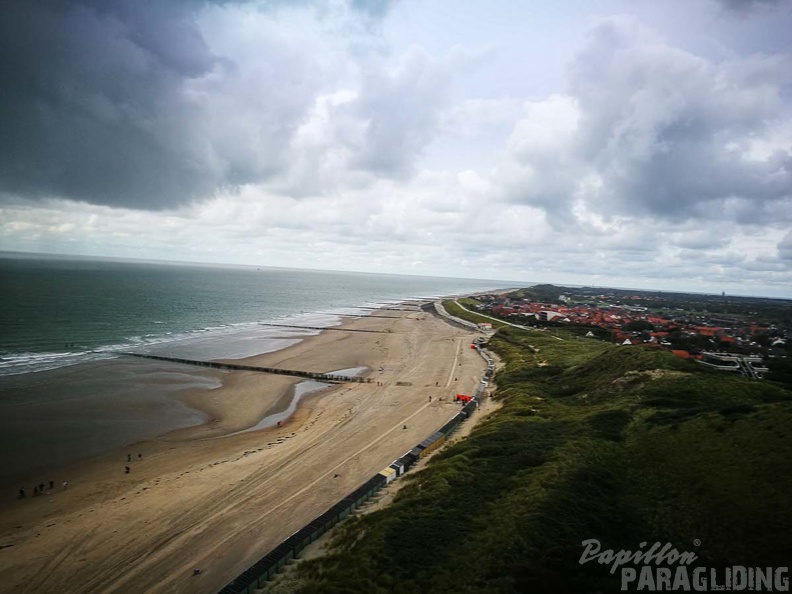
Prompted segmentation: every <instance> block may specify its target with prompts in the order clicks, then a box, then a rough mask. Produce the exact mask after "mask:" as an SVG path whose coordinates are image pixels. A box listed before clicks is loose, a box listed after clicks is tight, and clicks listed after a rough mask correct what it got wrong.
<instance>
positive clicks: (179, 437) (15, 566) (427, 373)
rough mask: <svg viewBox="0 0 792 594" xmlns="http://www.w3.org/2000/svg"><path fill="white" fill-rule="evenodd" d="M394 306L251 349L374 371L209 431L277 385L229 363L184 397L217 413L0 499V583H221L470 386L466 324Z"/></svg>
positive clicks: (280, 360)
mask: <svg viewBox="0 0 792 594" xmlns="http://www.w3.org/2000/svg"><path fill="white" fill-rule="evenodd" d="M389 313H392V314H393V319H385V318H376V319H374V318H371V319H358V320H351V321H349V322H347V325H348V327H351V328H365V329H375V330H381V331H385V332H383V333H356V332H354V333H353V332H349V333H345V332H324V333H322V334H320V335H318V336H316V337H312V338H309V339H307V340H305V341H303V342H302V343H300V344H298V345H295V346H293V347H290V348H288V349H285V350H283V351H280V352H277V353H271V354H268V355H263V356H260V357H256V358H253V359H251V360H253V361H255V362H257V363H259V364H262V365H265V364H266V365H270V366H282V367H288V368H293V369H309V370H313V371H332V370H336V369H342V368H347V367H356V366H363V365H365V366H368V367H369V368H371V369H372V370H373V371H372V373H371V377H372V379H373V380H374V383H371V384H344V385H341V386H340V387H337V388H335V389H333V390H329V391H324V392H321V393H319V394H317V395H315V396H312V397H310V398H309V399H307V400H305V401H304V403H303V404H302V405H301V406H300V408H299V409H298V410H297V412H296V413H295V415H294V416H293V417H292V419H291V420H290V421H289V422H288V423H285V424H284V426H283V427H280V428H273V429H269V430H262V431H255V432H250V433H243V434H238V435H233V436H230V437H218V435H220V434H222V433H223V432H225V433H228V432H230V431H235V430H238V429H240V428H244V427H246V426H251V425H252V424H255V423H256V422H257V420H258V418H260V416H261V414H263V413H262V405H261V404H260V403H257V401H256V398H255V392H256V386H257V385H258V386H264V385H268V386H271V385H274V384H273V376H265V375H260V374H255V373H241V374H229V376H232V375H233V376H234V377H233V379H231V378H230V377H229V380H228V381H227V385H226V386H224V387H223V388H221V389H218V390H214V391H212V392H211V393H210V394H208V395H207V394H201V393H193V394H191V395H190V396H189V401H190V402H191V404H193V405H198V406H201V407H202V409H203V410H206V411H208V412H210V414H211V416H212V417H213V420H212V422H210V423H209V424H207V425H204V426H201V427H198V428H191V429H186V430H182V431H179V432H175V433H173V434H170V435H168V436H166V437H165V438H161V439H159V440H154V441H150V442H146V443H143V444H140V447H137V446H136V449H135V450H133V451H134V452H137V451H140V452H141V453H143V458H142V459H141V460H137V459H135V460H134V461H133V463H131V467H132V472H131V473H130V474H124V473H123V466H124V464H125V460H126V452H127V450H125V451H124V452H115V453H113V454H110V455H107V456H104V457H102V458H100V459H98V460H94V461H91V462H90V463H87V464H84V465H81V466H79V467H77V468H74V469H73V473H72V474H71V475H70V476H73V477H74V478H73V480H72V481H70V486H69V488H68V489H67V490H65V491H63V490H56V491H55V492H53V494H51V495H47V496H44V497H38V498H36V499H28V500H25V501H20V502H14V503H13V504H12V505H9V506H8V507H7V508H5V509H3V510H1V511H0V545H12V546H6V547H5V548H2V549H0V584H2V585H0V591H3V592H126V593H129V592H133V593H134V592H191V593H192V592H197V593H202V592H207V593H213V592H216V591H217V590H219V589H220V588H222V587H223V586H224V585H225V584H226V583H227V582H228V581H230V580H231V579H233V578H234V577H235V576H236V575H237V574H238V573H240V572H241V571H242V570H244V569H245V568H246V567H248V566H249V565H250V564H251V563H252V562H254V561H255V560H256V559H258V558H259V557H260V556H261V555H263V554H264V553H266V552H267V551H269V550H270V549H271V548H272V547H273V546H274V545H276V544H277V543H278V542H280V541H281V540H283V538H285V537H287V536H288V535H289V534H291V533H293V532H294V531H295V530H297V529H298V528H300V527H302V526H303V525H304V524H305V523H306V522H307V521H310V520H311V519H313V518H314V517H316V516H317V515H319V514H320V513H322V512H323V511H325V509H327V508H328V507H329V506H330V505H332V504H333V503H335V502H336V501H337V500H338V499H340V498H341V497H343V496H344V495H346V494H347V493H349V492H350V491H352V490H353V489H354V488H355V487H357V486H358V485H359V484H360V483H361V482H362V481H363V480H365V479H367V478H368V477H370V476H371V475H372V474H374V473H375V472H377V471H378V470H380V469H382V468H383V467H385V466H386V465H387V464H388V463H389V462H391V461H392V460H393V459H394V458H396V457H397V456H399V455H401V454H402V453H403V452H404V451H406V450H407V449H408V448H410V447H412V446H413V445H415V444H416V443H418V442H419V441H421V440H422V439H424V438H425V437H426V436H428V435H429V434H430V433H431V432H432V431H434V430H436V429H437V428H438V427H439V426H440V425H441V424H442V423H443V422H445V421H446V420H447V419H448V418H450V417H451V416H452V415H453V414H455V413H456V411H457V406H456V405H454V404H452V403H450V402H449V397H452V396H453V394H454V393H455V392H457V391H468V392H470V391H472V390H473V389H474V388H475V385H476V383H477V381H478V378H479V377H480V375H481V373H482V370H483V368H484V362H483V360H482V359H481V357H480V356H479V355H478V354H477V353H476V351H474V350H471V349H470V348H469V347H468V342H469V339H470V338H471V336H470V335H468V334H466V333H465V331H463V330H459V329H457V328H454V327H452V326H449V325H447V324H445V323H443V322H442V321H440V320H437V319H436V318H434V317H433V316H430V315H424V314H422V313H407V312H389ZM380 368H382V371H379V369H380ZM276 377H277V380H278V381H281V382H286V383H285V384H277V386H276V387H274V388H271V390H270V395H271V394H272V390H280V391H281V392H282V391H283V390H285V389H286V388H287V387H288V385H289V383H290V381H291V380H288V378H282V377H280V376H276ZM397 382H398V383H401V384H411V385H397ZM380 383H381V384H382V385H379V384H380ZM430 396H431V397H432V402H429V397H430ZM440 396H443V397H445V401H444V402H440V401H439V397H440ZM202 399H203V401H202ZM269 402H271V399H270V401H269ZM404 424H406V425H407V429H406V430H405V429H402V426H403V425H404ZM335 473H338V474H339V475H340V476H339V477H338V478H333V476H334V474H335ZM193 568H200V569H201V570H202V573H201V574H200V575H198V576H192V570H193Z"/></svg>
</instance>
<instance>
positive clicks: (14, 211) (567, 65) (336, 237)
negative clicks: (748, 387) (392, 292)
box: [0, 0, 792, 297]
mask: <svg viewBox="0 0 792 594" xmlns="http://www.w3.org/2000/svg"><path fill="white" fill-rule="evenodd" d="M789 31H792V2H790V1H789V0H776V1H772V0H661V1H658V0H555V1H554V2H514V1H513V0H490V1H488V2H481V1H478V0H455V1H454V2H449V1H447V0H395V1H392V0H315V1H314V0H292V1H288V0H261V1H256V0H250V1H244V0H237V1H231V0H207V1H205V2H200V1H196V0H158V1H153V0H150V1H149V0H68V1H67V0H5V1H4V2H3V3H2V7H0V52H2V54H1V55H2V57H3V59H2V60H0V249H2V250H9V251H24V252H45V253H59V254H81V255H104V256H117V257H131V258H145V259H166V260H185V261H194V262H216V263H237V264H256V265H268V266H288V267H301V268H320V269H337V270H360V271H371V272H394V273H408V274H410V273H411V274H427V275H440V276H464V277H475V278H493V279H510V280H516V281H540V282H561V283H570V284H597V285H605V286H627V287H642V288H658V289H684V290H694V291H709V292H718V293H719V292H721V291H726V292H727V293H735V294H760V295H777V296H784V297H792V35H790V34H789Z"/></svg>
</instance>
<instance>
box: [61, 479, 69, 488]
mask: <svg viewBox="0 0 792 594" xmlns="http://www.w3.org/2000/svg"><path fill="white" fill-rule="evenodd" d="M68 486H69V481H63V483H61V487H63V488H64V489H65V488H66V487H68Z"/></svg>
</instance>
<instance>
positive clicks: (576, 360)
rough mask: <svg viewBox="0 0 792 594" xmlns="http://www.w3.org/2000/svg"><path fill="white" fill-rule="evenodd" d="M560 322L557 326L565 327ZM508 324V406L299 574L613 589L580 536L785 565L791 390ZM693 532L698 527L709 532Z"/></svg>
mask: <svg viewBox="0 0 792 594" xmlns="http://www.w3.org/2000/svg"><path fill="white" fill-rule="evenodd" d="M560 336H561V335H560ZM565 338H566V340H563V341H560V340H556V339H555V338H553V337H551V336H548V335H547V334H545V333H541V332H527V331H521V330H517V329H514V328H503V329H501V330H500V331H499V332H498V334H497V335H496V336H495V337H494V338H493V339H492V340H491V341H490V348H492V349H493V350H495V351H496V352H498V354H499V355H500V356H501V357H502V359H503V360H504V362H505V366H504V368H503V369H502V370H501V371H500V372H499V373H498V375H497V377H496V380H497V383H498V392H497V398H499V399H500V400H502V402H503V407H502V408H501V409H500V410H499V411H498V412H497V413H495V414H493V415H492V416H491V417H490V418H489V419H488V420H487V421H484V422H482V423H480V424H479V425H478V426H477V427H476V429H475V430H474V431H473V432H472V433H471V435H470V436H469V437H468V438H467V439H465V440H463V441H461V442H459V443H457V444H456V445H454V446H452V447H449V448H447V449H446V450H444V451H442V452H441V453H440V454H438V455H436V456H435V457H434V459H433V460H432V462H431V463H430V464H429V465H428V467H427V468H426V469H425V470H424V471H421V472H419V473H416V474H414V475H412V476H411V475H409V474H408V475H406V476H405V478H404V479H401V480H404V481H405V482H406V484H405V486H404V487H403V488H402V489H401V491H400V492H399V495H398V496H397V498H396V501H395V502H394V503H393V504H392V505H391V506H389V507H387V508H385V509H383V510H381V511H379V512H376V513H372V514H370V515H367V516H363V517H362V518H358V519H354V520H350V521H348V522H346V523H345V524H342V525H341V527H340V528H339V529H338V530H337V534H336V536H335V540H334V548H333V550H332V553H331V554H329V555H327V556H325V557H323V558H320V559H316V560H313V561H308V562H305V563H304V564H302V565H301V566H300V569H299V576H298V577H299V579H300V580H301V581H300V584H301V586H302V590H301V591H302V592H305V593H312V594H313V593H316V592H333V593H341V592H349V593H358V592H369V593H377V592H382V593H385V592H399V593H415V594H419V593H420V594H429V593H448V594H458V593H474V592H476V593H484V592H597V591H602V592H605V591H608V592H611V591H618V589H619V586H620V583H619V576H618V572H617V575H611V574H610V573H609V571H608V567H606V566H600V565H597V564H595V563H588V564H585V565H580V564H579V563H578V560H579V559H580V556H581V553H582V551H583V549H582V546H581V541H583V540H586V539H590V538H596V539H598V540H599V541H600V542H601V543H602V545H603V548H612V549H615V550H619V549H630V550H636V549H638V546H639V543H641V542H644V541H648V542H650V543H652V542H654V541H661V542H662V543H665V542H671V543H673V545H674V546H675V547H676V548H677V549H679V550H680V551H694V552H695V553H696V554H697V555H698V556H699V561H697V563H696V564H697V565H699V564H700V565H708V566H712V567H724V566H726V565H729V566H730V565H735V564H736V565H761V566H768V565H788V559H789V555H790V552H791V550H792V549H791V547H790V544H789V534H790V531H791V530H792V474H790V472H789V470H790V468H791V467H792V463H791V462H790V460H792V439H790V427H792V400H791V399H790V392H789V391H787V390H785V389H783V388H781V387H780V386H777V385H775V384H773V383H771V382H750V381H748V380H746V379H743V378H742V377H737V376H731V375H727V374H723V373H719V372H714V371H708V370H705V369H702V368H699V367H697V366H696V365H695V364H694V363H692V362H689V361H682V360H680V359H676V358H674V357H673V356H672V355H670V354H668V353H665V352H658V351H649V350H644V349H641V348H637V347H614V346H611V345H609V344H606V343H602V342H599V341H594V340H591V341H587V340H584V339H581V338H575V337H572V336H566V337H565ZM694 541H700V544H699V546H696V545H694Z"/></svg>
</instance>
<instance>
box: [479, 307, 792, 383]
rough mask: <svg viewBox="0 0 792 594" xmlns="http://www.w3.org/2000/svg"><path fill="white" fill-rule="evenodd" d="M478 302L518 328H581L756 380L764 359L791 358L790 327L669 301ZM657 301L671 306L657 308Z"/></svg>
mask: <svg viewBox="0 0 792 594" xmlns="http://www.w3.org/2000/svg"><path fill="white" fill-rule="evenodd" d="M518 295H519V293H518ZM478 300H479V301H480V302H481V304H480V305H478V306H477V308H476V309H478V310H479V311H481V312H487V313H489V314H490V315H493V316H496V317H499V318H502V319H504V320H508V321H511V322H513V323H518V324H523V325H530V326H545V325H553V326H559V325H560V326H568V327H577V328H578V329H579V330H580V333H581V335H583V336H586V337H590V338H599V339H602V340H608V341H610V342H613V343H615V344H619V345H623V346H643V347H648V348H658V349H667V350H669V351H671V352H672V353H673V354H674V355H676V356H678V357H681V358H684V359H696V360H699V361H701V362H702V363H704V364H706V365H708V366H711V367H715V368H718V369H724V370H735V371H740V372H742V373H745V374H746V375H752V376H753V377H758V376H760V374H761V373H762V372H764V371H766V369H765V368H764V367H763V365H762V357H763V356H783V355H785V353H786V334H787V330H786V329H785V328H780V327H778V326H777V325H776V324H774V323H772V322H770V321H767V320H761V319H749V317H747V316H738V315H727V314H723V313H720V312H719V313H707V312H702V311H691V310H690V309H686V308H681V307H667V306H668V302H669V298H668V297H667V296H660V297H653V296H652V295H651V294H641V295H614V294H609V293H600V294H588V295H585V296H581V295H575V294H560V295H557V296H556V297H555V298H554V299H552V300H549V299H547V300H545V301H537V300H532V299H530V298H520V297H516V296H515V295H514V294H502V295H498V294H490V295H480V296H479V297H478ZM655 300H656V301H658V302H660V301H662V303H663V304H664V305H665V306H666V307H652V301H655ZM636 302H638V303H642V305H638V303H636ZM754 318H755V316H754ZM746 366H748V367H750V370H748V369H747V368H746Z"/></svg>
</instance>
